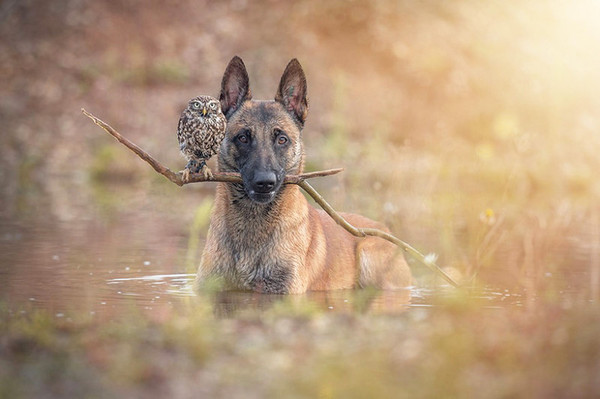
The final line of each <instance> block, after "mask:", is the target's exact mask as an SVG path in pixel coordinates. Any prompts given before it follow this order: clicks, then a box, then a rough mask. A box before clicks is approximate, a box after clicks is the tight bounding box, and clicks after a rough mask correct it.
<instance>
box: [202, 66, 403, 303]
mask: <svg viewBox="0 0 600 399" xmlns="http://www.w3.org/2000/svg"><path fill="white" fill-rule="evenodd" d="M220 100H221V109H222V110H223V113H224V114H225V116H226V117H227V121H228V122H227V131H226V133H225V139H224V140H223V142H222V144H221V149H220V152H219V159H218V169H219V171H221V172H239V173H240V174H241V176H242V180H243V183H241V184H229V183H218V186H217V194H216V198H215V204H214V208H213V211H212V216H211V221H210V229H209V232H208V237H207V242H206V246H205V248H204V253H203V254H202V261H201V263H200V267H199V268H198V275H197V277H196V282H197V285H198V286H201V285H202V283H203V282H205V281H206V280H207V279H210V278H211V277H213V278H215V277H216V278H219V279H222V280H223V281H224V283H225V288H227V289H241V290H253V291H258V292H264V293H279V294H292V293H302V292H305V291H307V290H332V289H340V288H353V287H364V286H375V287H378V288H384V289H394V288H400V287H406V286H408V285H410V284H411V274H410V270H409V268H408V265H407V264H406V261H405V260H404V258H403V256H402V254H399V253H397V251H396V247H395V246H394V245H393V244H390V243H389V242H387V241H384V240H382V239H380V238H376V237H368V238H356V237H354V236H352V235H351V234H350V233H348V232H347V231H346V230H344V229H343V228H342V227H340V226H338V225H337V224H336V223H335V222H334V221H333V220H332V219H331V218H330V217H329V216H328V215H327V214H326V213H325V212H323V211H321V210H317V209H315V208H313V207H312V206H309V205H308V203H307V201H306V199H305V198H304V196H303V195H302V193H301V192H300V189H299V187H298V186H297V185H293V184H287V185H286V184H282V182H283V179H284V177H285V176H286V174H299V173H301V172H302V170H303V167H304V149H303V145H302V128H303V126H304V121H305V119H306V115H307V111H308V103H307V100H306V78H305V76H304V71H303V70H302V67H301V66H300V63H299V62H298V61H297V60H295V59H293V60H292V61H290V63H289V64H288V66H287V68H286V69H285V71H284V73H283V76H282V77H281V82H280V84H279V89H278V91H277V94H276V95H275V100H271V101H256V100H252V96H251V93H250V86H249V80H248V73H247V72H246V67H245V66H244V63H243V62H242V60H241V59H240V58H239V57H234V58H233V59H232V60H231V61H230V62H229V65H228V66H227V69H226V70H225V74H224V76H223V81H222V84H221V97H220ZM343 216H344V218H346V219H347V220H348V221H349V222H350V223H352V224H353V225H355V226H357V227H375V228H379V229H383V230H385V227H384V226H382V225H381V224H379V223H376V222H374V221H372V220H369V219H367V218H365V217H362V216H359V215H352V214H343Z"/></svg>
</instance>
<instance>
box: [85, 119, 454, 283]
mask: <svg viewBox="0 0 600 399" xmlns="http://www.w3.org/2000/svg"><path fill="white" fill-rule="evenodd" d="M81 112H83V114H84V115H85V116H87V117H88V118H90V119H91V120H92V121H93V122H94V123H95V124H96V125H98V126H100V127H101V128H102V129H104V131H106V132H107V133H108V134H110V135H111V136H113V137H114V138H115V139H117V141H118V142H120V143H121V144H123V145H124V146H125V147H127V148H129V149H130V150H131V151H133V152H135V154H136V155H137V156H138V157H140V158H141V159H143V160H144V161H146V162H147V163H148V164H150V166H152V167H153V168H154V170H155V171H156V172H158V173H160V174H161V175H163V176H165V177H166V178H167V179H169V180H170V181H171V182H173V183H175V184H177V185H178V186H183V185H184V184H188V183H199V182H204V181H215V182H223V183H241V182H242V178H241V176H240V174H239V173H226V172H216V173H213V178H212V179H210V180H208V179H205V178H204V176H203V175H202V174H192V175H190V179H189V181H187V182H184V181H183V178H182V174H181V172H173V171H172V170H171V169H169V168H167V167H166V166H164V165H163V164H161V163H160V162H158V161H157V160H156V159H154V158H153V157H152V156H151V155H150V154H148V153H147V152H146V151H144V150H142V149H141V148H140V147H138V146H137V145H136V144H134V143H132V142H131V141H129V140H128V139H126V138H125V137H123V136H122V135H121V134H120V133H119V132H117V131H116V130H115V129H113V128H112V127H111V126H110V125H109V124H108V123H106V122H104V121H102V120H101V119H99V118H97V117H95V116H94V115H92V114H91V113H89V112H87V111H86V110H85V109H83V108H82V109H81ZM342 170H343V169H341V168H340V169H329V170H320V171H316V172H310V173H303V174H300V175H289V176H286V177H285V180H284V183H285V184H297V185H298V186H300V187H301V188H302V189H303V190H304V191H306V193H308V195H310V196H311V197H312V198H313V199H314V200H315V202H316V203H317V204H319V206H321V208H323V210H325V212H327V214H328V215H329V216H331V218H332V219H333V220H335V222H336V223H337V224H339V225H340V226H341V227H343V228H344V229H345V230H347V231H348V232H349V233H350V234H352V235H353V236H355V237H366V236H374V237H380V238H382V239H384V240H387V241H389V242H391V243H393V244H395V245H397V246H398V247H400V248H402V249H403V250H404V251H405V252H408V253H409V254H411V255H412V256H413V257H415V258H416V259H417V260H418V261H420V262H421V263H423V264H424V265H425V266H427V267H428V268H430V269H431V270H433V271H434V272H436V273H438V274H439V275H440V276H442V277H443V278H444V279H445V280H446V281H447V282H449V283H450V284H451V285H453V286H454V287H458V284H457V283H456V282H455V281H454V280H453V279H452V278H451V277H450V276H449V275H448V274H446V273H445V272H444V271H443V270H442V269H441V268H440V267H439V266H438V265H436V264H435V262H432V261H430V260H428V259H426V258H425V256H424V255H423V254H422V253H420V252H419V251H417V250H416V249H414V248H413V247H411V246H410V245H409V244H407V243H406V242H404V241H402V240H400V239H399V238H397V237H395V236H393V235H391V234H389V233H386V232H385V231H382V230H378V229H372V228H360V227H355V226H353V225H352V224H350V223H349V222H348V221H347V220H346V219H344V218H343V217H342V216H341V215H340V214H339V213H338V212H337V211H336V210H335V209H333V207H332V206H331V205H329V203H328V202H327V201H326V200H325V198H323V196H322V195H321V194H319V192H318V191H317V190H315V189H314V188H313V187H312V186H311V185H310V184H308V182H307V181H306V179H310V178H313V177H322V176H329V175H333V174H336V173H339V172H341V171H342Z"/></svg>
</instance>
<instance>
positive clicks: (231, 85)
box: [219, 55, 252, 119]
mask: <svg viewBox="0 0 600 399" xmlns="http://www.w3.org/2000/svg"><path fill="white" fill-rule="evenodd" d="M251 98H252V94H251V93H250V80H249V79H248V72H247V71H246V66H245V65H244V61H242V59H241V58H240V57H238V56H237V55H236V56H235V57H233V58H232V59H231V61H229V65H227V69H225V73H224V74H223V80H222V81H221V96H220V98H219V100H220V101H221V110H222V111H223V114H225V117H226V118H227V119H229V117H230V116H231V115H232V114H233V113H234V112H235V111H236V110H237V109H238V108H239V107H240V106H241V105H242V103H243V102H244V101H246V100H250V99H251Z"/></svg>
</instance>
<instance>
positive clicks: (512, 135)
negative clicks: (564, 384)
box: [0, 0, 600, 300]
mask: <svg viewBox="0 0 600 399" xmlns="http://www.w3.org/2000/svg"><path fill="white" fill-rule="evenodd" d="M599 49H600V3H598V2H597V1H591V0H589V1H586V0H582V1H577V2H564V1H544V2H540V1H528V0H525V1H519V2H516V3H515V2H503V1H486V2H479V1H469V0H464V1H453V2H442V1H420V2H413V1H391V0H380V1H370V2H362V1H341V0H333V1H327V2H322V1H316V0H306V1H299V2H287V1H276V0H272V1H266V0H264V1H243V0H235V1H214V2H212V1H191V0H179V1H169V2H163V1H157V0H145V1H141V0H139V1H137V0H116V1H110V2H99V1H88V0H59V1H33V0H22V1H10V0H4V1H2V2H0V76H2V84H1V85H0V120H1V122H2V124H1V125H2V133H1V134H0V187H1V189H0V222H1V227H0V233H1V237H0V238H1V239H2V241H1V243H0V249H2V255H0V262H1V263H2V266H1V267H0V270H1V274H2V275H3V276H4V277H6V278H8V280H5V281H8V283H7V284H3V288H2V290H4V294H7V293H8V295H12V296H13V297H14V296H19V295H23V296H24V297H26V296H27V295H30V294H29V293H26V292H23V287H24V286H26V285H27V286H28V287H31V284H33V286H34V287H33V288H31V289H36V290H38V292H39V291H40V290H42V288H43V287H45V286H47V285H48V282H49V281H51V280H52V279H57V277H56V276H55V274H56V271H55V269H53V268H52V265H54V264H60V263H61V262H66V264H68V265H69V268H70V269H68V270H66V269H65V272H64V273H66V274H69V273H71V274H72V273H82V275H85V276H86V277H87V276H88V274H89V275H90V276H92V274H91V273H93V270H97V268H98V265H99V264H101V263H102V262H105V263H106V262H108V263H110V264H111V266H110V267H108V268H106V270H107V271H106V273H108V272H109V271H110V270H112V269H111V268H113V267H114V268H115V269H116V268H118V269H119V270H129V268H132V269H133V268H141V269H143V268H144V267H149V265H152V267H156V270H159V271H161V272H166V273H168V272H174V273H175V272H185V271H190V272H193V270H194V269H195V266H196V265H197V262H198V256H199V253H200V252H201V250H202V245H203V239H204V237H205V235H206V229H207V222H208V216H207V215H208V210H209V209H210V203H211V200H212V197H213V195H214V185H213V184H195V185H190V186H187V187H185V188H179V187H176V186H175V185H173V184H171V183H170V182H168V181H167V180H166V179H164V178H163V177H162V176H159V175H157V174H156V173H155V172H154V171H153V170H152V169H151V168H150V167H149V166H148V165H146V164H145V163H143V162H142V161H141V160H139V159H138V158H137V157H136V156H134V155H133V154H131V153H129V152H128V150H126V149H125V148H124V147H122V146H121V145H120V144H118V143H116V142H115V141H114V140H113V139H112V138H111V137H109V136H108V135H107V134H106V133H104V132H103V131H102V130H101V129H100V128H98V127H97V126H95V125H94V124H93V123H92V122H91V121H90V120H89V119H87V118H86V117H85V116H83V115H82V114H81V112H80V109H81V108H82V107H83V108H85V109H86V110H88V111H90V112H92V113H93V114H95V115H96V116H98V117H99V118H101V119H103V120H105V121H106V122H108V123H109V124H111V125H112V126H113V127H115V128H116V129H117V130H118V131H119V132H121V133H122V134H124V135H125V136H126V137H128V138H130V139H131V140H133V141H134V142H135V143H136V144H138V145H140V146H141V147H142V148H144V149H146V150H147V151H148V152H150V153H151V154H152V155H153V156H155V157H156V158H157V159H159V160H160V161H161V162H163V163H164V164H166V165H168V166H169V167H170V168H171V169H173V170H180V169H182V168H183V166H184V165H185V161H184V159H183V158H182V157H181V156H180V155H179V152H178V147H177V141H176V136H175V131H176V125H177V121H178V118H179V115H180V112H181V111H182V109H183V108H184V107H185V104H186V103H187V101H188V99H190V98H191V97H193V96H196V95H199V94H210V95H214V96H218V94H219V88H220V80H221V77H222V73H223V71H224V69H225V67H226V65H227V63H228V61H229V60H230V59H231V58H232V57H233V56H234V55H239V56H241V57H242V58H243V60H244V62H245V63H246V66H247V68H248V71H249V74H250V85H251V89H252V92H253V95H254V98H257V99H271V98H273V97H274V94H275V90H276V88H277V84H278V82H279V78H280V76H281V73H282V72H283V69H284V67H285V65H286V64H287V62H288V61H289V60H290V59H291V58H294V57H296V58H298V59H299V61H300V62H301V64H302V66H303V67H304V69H305V72H306V75H307V79H308V94H309V100H310V112H309V118H308V122H307V125H306V128H305V131H304V142H305V146H306V160H307V169H308V170H316V169H324V168H330V167H343V168H345V171H344V172H343V173H342V174H341V175H338V176H335V177H328V178H324V179H322V180H319V181H314V183H315V185H316V187H317V189H319V190H320V191H321V192H322V194H323V195H324V196H325V197H326V198H327V199H328V200H329V201H330V202H331V203H332V205H333V206H334V207H335V208H336V209H338V210H343V211H349V212H355V213H362V214H365V215H367V216H369V217H371V218H373V219H376V220H380V221H383V222H385V223H387V224H388V225H389V226H390V227H391V229H392V230H393V232H394V233H395V234H396V235H397V236H398V237H400V238H401V239H403V240H405V241H407V242H409V243H410V244H411V245H413V246H415V247H416V248H418V249H420V250H421V251H422V252H425V253H429V252H431V253H435V254H437V255H438V263H439V264H441V265H444V266H447V267H451V268H453V273H455V274H456V275H462V276H463V277H464V278H465V279H473V280H474V281H476V282H481V283H483V284H493V285H497V286H501V287H508V288H515V287H519V288H524V289H527V290H532V291H533V292H534V293H536V294H544V295H554V294H553V293H557V292H563V291H564V290H570V291H572V292H575V294H573V295H576V296H577V297H581V298H583V299H589V298H598V295H599V284H600V205H599V202H598V199H599V196H600V182H599V180H598V178H597V173H598V170H600V159H599V157H598V156H597V152H598V150H599V149H600V112H599V110H600V94H599V93H600V55H599V54H600V52H599V51H598V50H599ZM17 266H19V267H17ZM25 266H26V267H25ZM53 270H54V271H53ZM153 270H154V269H153ZM413 270H414V271H415V275H417V277H418V278H419V279H421V280H422V281H426V280H427V279H428V278H430V277H431V274H430V273H429V272H428V271H427V270H423V269H422V268H421V267H420V266H419V265H418V264H414V268H413ZM32 273H33V274H35V275H36V276H37V277H38V279H36V280H35V281H34V282H32V281H31V279H29V277H30V276H31V275H32ZM61 278H62V279H64V278H65V276H64V275H63V276H62V277H61ZM89 278H90V279H93V278H95V277H89ZM36 281H37V282H36ZM62 281H64V280H62ZM25 282H27V284H25ZM36 285H37V288H35V287H36ZM72 285H73V284H65V283H61V284H58V287H55V288H54V289H53V295H50V294H49V295H48V297H49V298H50V297H51V296H52V297H55V296H56V293H57V291H61V290H63V291H68V290H73V289H75V288H74V287H73V286H72ZM88 288H89V287H88ZM84 298H85V297H84ZM48 300H50V299H48Z"/></svg>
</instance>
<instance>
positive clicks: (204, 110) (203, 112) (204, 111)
mask: <svg viewBox="0 0 600 399" xmlns="http://www.w3.org/2000/svg"><path fill="white" fill-rule="evenodd" d="M207 112H208V111H207V110H206V107H204V108H202V116H206V113H207Z"/></svg>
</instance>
